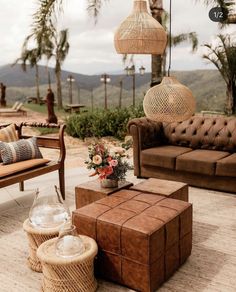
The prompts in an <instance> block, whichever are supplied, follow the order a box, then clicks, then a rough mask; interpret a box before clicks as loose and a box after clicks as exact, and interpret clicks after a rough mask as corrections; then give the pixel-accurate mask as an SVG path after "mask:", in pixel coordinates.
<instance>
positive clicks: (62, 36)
mask: <svg viewBox="0 0 236 292" xmlns="http://www.w3.org/2000/svg"><path fill="white" fill-rule="evenodd" d="M54 41H55V53H52V55H53V56H54V57H55V61H56V66H55V74H56V80H57V102H58V105H57V106H58V108H59V109H61V108H62V107H63V104H62V90H61V65H62V63H63V61H64V60H65V58H66V56H67V54H68V52H69V47H70V45H69V42H68V30H67V29H64V30H61V31H60V33H59V35H56V36H55V38H54Z"/></svg>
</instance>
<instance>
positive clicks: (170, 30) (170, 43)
mask: <svg viewBox="0 0 236 292" xmlns="http://www.w3.org/2000/svg"><path fill="white" fill-rule="evenodd" d="M171 18H172V0H170V29H169V67H168V73H167V75H168V77H170V69H171V45H172V42H171V33H172V23H171Z"/></svg>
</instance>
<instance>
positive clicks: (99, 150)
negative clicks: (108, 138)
mask: <svg viewBox="0 0 236 292" xmlns="http://www.w3.org/2000/svg"><path fill="white" fill-rule="evenodd" d="M95 151H96V153H99V154H100V153H101V154H103V153H104V151H105V147H104V146H103V145H101V144H97V145H96V146H95Z"/></svg>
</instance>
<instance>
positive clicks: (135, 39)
mask: <svg viewBox="0 0 236 292" xmlns="http://www.w3.org/2000/svg"><path fill="white" fill-rule="evenodd" d="M166 43H167V34H166V32H165V30H164V28H163V27H162V26H161V24H160V23H159V22H158V21H157V20H155V19H154V18H153V17H152V16H151V15H150V14H149V13H148V10H147V2H146V0H134V8H133V11H132V13H131V14H130V15H129V16H128V17H127V18H126V19H125V20H124V21H123V22H122V23H121V25H120V27H119V28H118V29H117V31H116V33H115V37H114V44H115V48H116V51H117V53H118V54H153V55H162V54H163V52H164V51H165V48H166Z"/></svg>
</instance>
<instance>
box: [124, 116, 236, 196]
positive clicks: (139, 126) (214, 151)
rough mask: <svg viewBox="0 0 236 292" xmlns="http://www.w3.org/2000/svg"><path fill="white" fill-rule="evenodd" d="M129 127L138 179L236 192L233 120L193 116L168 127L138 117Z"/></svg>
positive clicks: (234, 129)
mask: <svg viewBox="0 0 236 292" xmlns="http://www.w3.org/2000/svg"><path fill="white" fill-rule="evenodd" d="M128 128H129V133H130V134H131V135H132V136H133V151H134V174H135V175H136V176H137V177H144V178H149V177H154V178H161V179H169V180H175V181H182V182H185V183H188V184H190V185H192V186H196V187H202V188H209V189H215V190H221V191H227V192H236V118H224V117H206V116H204V117H202V116H193V117H191V118H190V119H188V120H186V121H184V122H175V123H170V124H165V123H160V122H154V121H151V120H149V119H147V118H139V119H133V120H131V121H130V122H129V124H128Z"/></svg>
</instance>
